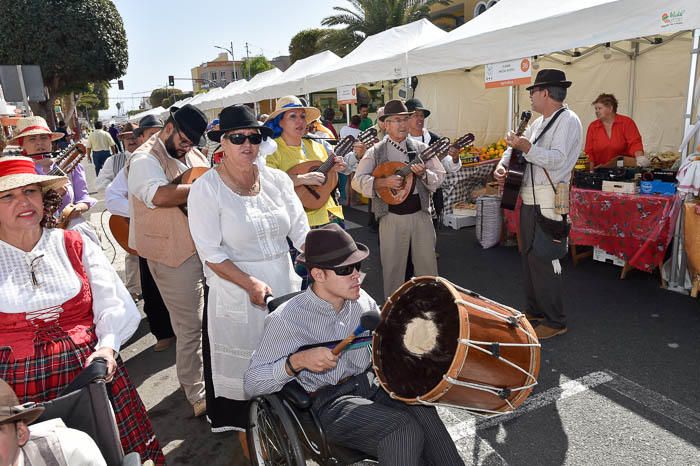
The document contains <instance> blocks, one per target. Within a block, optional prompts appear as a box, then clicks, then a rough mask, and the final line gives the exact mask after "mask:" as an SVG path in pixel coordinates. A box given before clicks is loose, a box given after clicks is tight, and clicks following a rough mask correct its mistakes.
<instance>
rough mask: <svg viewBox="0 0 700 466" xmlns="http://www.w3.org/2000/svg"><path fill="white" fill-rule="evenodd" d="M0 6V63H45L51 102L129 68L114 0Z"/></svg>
mask: <svg viewBox="0 0 700 466" xmlns="http://www.w3.org/2000/svg"><path fill="white" fill-rule="evenodd" d="M0 10H2V14H0V31H5V32H6V33H5V34H2V40H0V63H5V64H35V65H39V66H41V72H42V75H43V77H44V83H45V85H46V86H47V87H48V89H49V95H50V97H51V98H50V99H49V100H48V102H51V101H52V100H53V98H54V97H56V96H59V95H62V94H67V93H69V92H72V91H74V90H76V89H80V88H82V87H84V85H85V84H86V83H88V82H98V81H109V80H111V79H116V78H118V77H120V76H122V75H123V74H124V73H125V72H126V68H127V65H128V62H129V55H128V52H127V41H126V32H125V31H124V24H123V22H122V18H121V16H120V15H119V12H118V11H117V8H116V7H115V6H114V4H113V3H112V2H111V1H110V0H61V1H56V0H14V1H12V2H10V1H6V2H2V6H1V7H0ZM7 32H11V33H7ZM44 110H45V112H46V116H49V115H52V112H48V107H47V105H44ZM50 120H53V118H50Z"/></svg>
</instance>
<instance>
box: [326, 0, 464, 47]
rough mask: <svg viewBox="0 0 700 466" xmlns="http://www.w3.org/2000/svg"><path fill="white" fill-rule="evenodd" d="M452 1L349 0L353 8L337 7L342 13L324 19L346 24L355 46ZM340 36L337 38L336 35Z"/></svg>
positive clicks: (416, 19)
mask: <svg viewBox="0 0 700 466" xmlns="http://www.w3.org/2000/svg"><path fill="white" fill-rule="evenodd" d="M450 1H451V0H424V1H420V2H417V1H415V0H348V3H350V5H351V8H346V7H342V6H335V7H333V9H334V10H335V11H337V12H338V13H337V14H335V15H332V16H328V17H326V18H324V19H323V20H322V21H321V24H323V25H324V26H343V27H344V30H345V31H346V32H347V33H349V34H350V36H347V39H348V40H350V41H352V47H351V48H355V47H356V46H358V45H360V43H361V42H362V41H363V40H364V39H365V38H366V37H367V36H372V35H374V34H378V33H380V32H382V31H386V30H387V29H391V28H393V27H396V26H401V25H403V24H408V23H412V22H413V21H418V20H419V19H421V18H429V17H430V7H431V6H432V5H435V4H441V5H449V4H450ZM336 39H337V38H336Z"/></svg>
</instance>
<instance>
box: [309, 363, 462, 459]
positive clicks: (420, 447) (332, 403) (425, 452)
mask: <svg viewBox="0 0 700 466" xmlns="http://www.w3.org/2000/svg"><path fill="white" fill-rule="evenodd" d="M373 379H374V374H373V373H371V372H366V373H363V374H358V375H356V376H354V377H352V378H351V379H350V380H348V381H347V382H345V383H343V384H340V385H335V386H328V387H324V388H322V389H321V390H319V391H318V392H317V395H316V398H315V400H314V404H313V409H314V410H315V411H316V413H317V414H318V416H319V419H320V421H321V425H322V426H323V428H324V430H325V431H326V436H327V438H328V441H329V442H330V443H333V444H337V445H342V446H344V447H347V448H352V449H354V450H359V451H362V452H364V453H367V454H369V455H372V456H374V457H376V458H377V459H378V460H379V464H381V465H387V466H413V465H415V466H418V465H425V464H428V465H434V466H447V465H450V466H458V465H464V462H463V461H462V459H461V458H460V456H459V453H458V452H457V447H455V444H454V442H453V441H452V438H451V437H450V434H449V433H448V432H447V429H446V428H445V425H444V424H443V423H442V420H441V419H440V417H439V416H438V414H437V411H436V410H435V408H433V407H431V406H419V405H407V404H405V403H403V402H401V401H398V400H394V399H392V398H391V397H390V396H389V395H388V394H387V393H386V392H385V391H384V390H383V389H382V388H380V387H379V386H377V385H375V384H374V383H372V380H373Z"/></svg>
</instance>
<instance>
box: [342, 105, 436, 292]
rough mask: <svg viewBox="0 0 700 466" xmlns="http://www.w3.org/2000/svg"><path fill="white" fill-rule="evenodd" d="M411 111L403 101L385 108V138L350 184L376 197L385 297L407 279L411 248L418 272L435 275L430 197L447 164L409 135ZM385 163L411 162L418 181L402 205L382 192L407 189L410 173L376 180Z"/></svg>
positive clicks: (374, 199)
mask: <svg viewBox="0 0 700 466" xmlns="http://www.w3.org/2000/svg"><path fill="white" fill-rule="evenodd" d="M411 114H412V112H409V111H408V109H407V108H406V105H404V103H403V102H401V101H400V100H391V101H389V102H387V104H386V105H385V106H384V115H382V116H381V117H380V118H381V120H382V121H383V122H384V125H385V127H386V133H387V136H388V137H387V138H385V139H383V140H382V141H380V142H379V143H377V144H376V145H375V146H374V147H373V148H371V149H370V150H368V151H367V153H366V154H365V156H364V157H362V160H360V162H359V163H358V165H357V170H356V171H355V176H354V178H353V180H352V187H353V189H355V191H357V192H359V193H361V194H362V195H364V196H365V197H368V198H371V199H372V212H374V214H375V216H376V217H377V220H378V222H379V240H380V247H379V249H380V254H381V262H382V275H383V279H384V296H387V297H388V296H391V294H392V293H393V292H394V291H395V290H396V289H397V288H398V287H399V286H400V285H401V284H402V283H403V282H404V274H405V272H406V261H407V258H408V251H409V247H410V250H411V258H412V260H413V265H414V269H415V273H416V275H437V274H438V271H437V258H436V257H435V228H434V226H433V221H432V215H431V212H430V195H431V193H433V192H434V191H435V190H436V189H437V188H438V187H439V186H440V185H441V184H442V181H443V180H444V178H445V168H444V167H443V166H442V163H440V160H439V159H438V158H437V157H431V158H429V159H428V160H426V161H424V162H423V161H422V160H423V159H421V158H420V154H421V152H423V151H424V150H425V149H427V147H428V146H427V144H423V143H422V142H420V141H414V140H411V139H409V138H408V119H409V117H410V116H411ZM386 162H403V163H410V165H409V166H410V172H411V173H413V175H414V176H413V177H412V178H413V180H414V185H413V186H412V187H411V186H409V187H408V189H410V192H409V193H408V195H407V196H406V198H405V200H404V201H403V202H401V203H400V204H396V205H389V204H388V203H387V202H386V200H385V199H383V198H382V197H379V196H378V190H379V189H380V188H388V189H390V190H401V189H402V188H406V186H405V185H406V181H407V179H408V178H407V177H403V176H399V175H396V174H394V175H390V176H386V177H380V178H375V176H374V175H373V173H374V171H375V168H377V167H378V166H380V165H381V164H383V163H386Z"/></svg>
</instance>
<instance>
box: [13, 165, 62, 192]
mask: <svg viewBox="0 0 700 466" xmlns="http://www.w3.org/2000/svg"><path fill="white" fill-rule="evenodd" d="M66 183H68V178H66V177H65V176H48V175H39V174H37V172H36V168H35V166H34V161H33V160H32V159H30V158H29V157H0V192H2V191H9V190H10V189H15V188H21V187H22V186H27V185H30V184H38V185H39V186H41V189H42V190H43V191H47V190H49V189H59V188H62V187H63V186H65V185H66Z"/></svg>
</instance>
